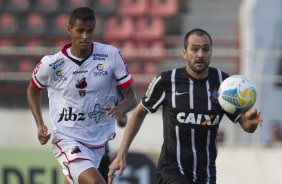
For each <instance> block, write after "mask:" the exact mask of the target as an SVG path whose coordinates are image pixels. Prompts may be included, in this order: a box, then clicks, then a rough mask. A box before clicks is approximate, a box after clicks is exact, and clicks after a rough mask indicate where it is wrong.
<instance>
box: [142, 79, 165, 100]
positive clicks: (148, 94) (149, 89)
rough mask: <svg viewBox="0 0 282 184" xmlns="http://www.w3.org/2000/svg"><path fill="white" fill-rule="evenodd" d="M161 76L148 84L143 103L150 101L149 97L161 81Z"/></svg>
mask: <svg viewBox="0 0 282 184" xmlns="http://www.w3.org/2000/svg"><path fill="white" fill-rule="evenodd" d="M161 78H162V77H161V76H159V77H158V78H154V79H153V80H152V82H151V83H150V85H149V87H148V90H147V92H146V99H145V102H147V101H148V100H149V99H150V97H151V95H152V93H153V91H154V89H155V86H156V84H157V83H158V82H159V81H160V80H161Z"/></svg>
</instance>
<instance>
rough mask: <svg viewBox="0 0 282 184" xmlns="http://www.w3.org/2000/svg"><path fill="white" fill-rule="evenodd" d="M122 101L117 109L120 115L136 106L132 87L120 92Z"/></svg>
mask: <svg viewBox="0 0 282 184" xmlns="http://www.w3.org/2000/svg"><path fill="white" fill-rule="evenodd" d="M122 93H123V96H124V99H123V100H122V101H121V103H120V104H118V106H117V108H118V109H119V111H120V113H121V114H125V113H127V112H128V111H130V110H132V109H133V108H134V107H135V106H136V104H137V98H136V94H135V92H134V90H133V88H132V87H129V88H128V89H125V90H122Z"/></svg>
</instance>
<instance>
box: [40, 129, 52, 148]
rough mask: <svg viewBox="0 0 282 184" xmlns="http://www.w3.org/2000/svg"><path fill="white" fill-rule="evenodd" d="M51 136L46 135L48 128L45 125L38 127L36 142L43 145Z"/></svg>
mask: <svg viewBox="0 0 282 184" xmlns="http://www.w3.org/2000/svg"><path fill="white" fill-rule="evenodd" d="M50 137H51V134H48V128H47V126H45V125H41V126H38V140H39V142H40V144H41V145H44V144H46V143H47V142H48V140H49V139H50Z"/></svg>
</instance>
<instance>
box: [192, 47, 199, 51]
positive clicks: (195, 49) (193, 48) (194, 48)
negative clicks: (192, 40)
mask: <svg viewBox="0 0 282 184" xmlns="http://www.w3.org/2000/svg"><path fill="white" fill-rule="evenodd" d="M191 50H192V51H197V50H199V49H198V48H196V47H192V48H191Z"/></svg>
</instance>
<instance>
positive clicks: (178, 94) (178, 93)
mask: <svg viewBox="0 0 282 184" xmlns="http://www.w3.org/2000/svg"><path fill="white" fill-rule="evenodd" d="M185 94H189V92H188V91H186V92H178V91H176V92H175V95H176V96H180V95H185Z"/></svg>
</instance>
